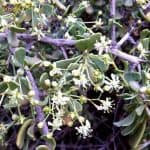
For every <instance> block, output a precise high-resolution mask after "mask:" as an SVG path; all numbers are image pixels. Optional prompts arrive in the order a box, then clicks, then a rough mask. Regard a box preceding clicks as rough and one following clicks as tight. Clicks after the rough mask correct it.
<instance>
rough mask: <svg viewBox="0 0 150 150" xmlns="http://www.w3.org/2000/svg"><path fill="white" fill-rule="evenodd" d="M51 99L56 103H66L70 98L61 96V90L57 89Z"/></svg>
mask: <svg viewBox="0 0 150 150" xmlns="http://www.w3.org/2000/svg"><path fill="white" fill-rule="evenodd" d="M52 101H53V102H54V103H55V104H57V105H66V104H67V103H68V102H69V101H70V98H69V97H67V96H63V93H62V92H61V91H58V92H57V95H54V96H53V97H52Z"/></svg>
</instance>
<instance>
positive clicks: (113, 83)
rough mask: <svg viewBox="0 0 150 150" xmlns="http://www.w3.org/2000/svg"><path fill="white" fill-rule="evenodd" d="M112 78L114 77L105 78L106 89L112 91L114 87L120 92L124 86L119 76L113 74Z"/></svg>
mask: <svg viewBox="0 0 150 150" xmlns="http://www.w3.org/2000/svg"><path fill="white" fill-rule="evenodd" d="M111 78H112V79H109V78H108V77H106V79H105V80H104V83H105V84H106V85H105V87H104V89H105V90H106V91H112V90H113V89H114V90H116V91H117V92H118V91H119V90H120V89H122V88H123V86H122V85H121V84H120V80H119V76H117V75H115V74H111Z"/></svg>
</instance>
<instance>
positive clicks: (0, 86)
mask: <svg viewBox="0 0 150 150" xmlns="http://www.w3.org/2000/svg"><path fill="white" fill-rule="evenodd" d="M7 88H8V85H7V83H5V82H1V83H0V94H1V93H4V92H5V91H6V90H7Z"/></svg>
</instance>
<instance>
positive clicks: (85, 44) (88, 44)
mask: <svg viewBox="0 0 150 150" xmlns="http://www.w3.org/2000/svg"><path fill="white" fill-rule="evenodd" d="M100 35H101V34H100V33H96V34H94V35H91V36H90V37H89V38H86V39H81V40H77V42H76V44H75V46H76V48H77V49H78V50H80V51H85V50H88V51H90V50H92V49H93V48H94V44H95V43H96V42H97V41H99V40H100Z"/></svg>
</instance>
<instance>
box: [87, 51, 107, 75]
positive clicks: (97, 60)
mask: <svg viewBox="0 0 150 150" xmlns="http://www.w3.org/2000/svg"><path fill="white" fill-rule="evenodd" d="M89 58H90V60H91V61H92V65H93V66H94V67H96V68H97V69H99V70H100V71H101V72H105V71H107V69H108V65H106V64H105V62H104V60H103V59H102V58H101V57H100V56H98V55H93V54H90V57H89ZM96 68H95V69H96Z"/></svg>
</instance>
